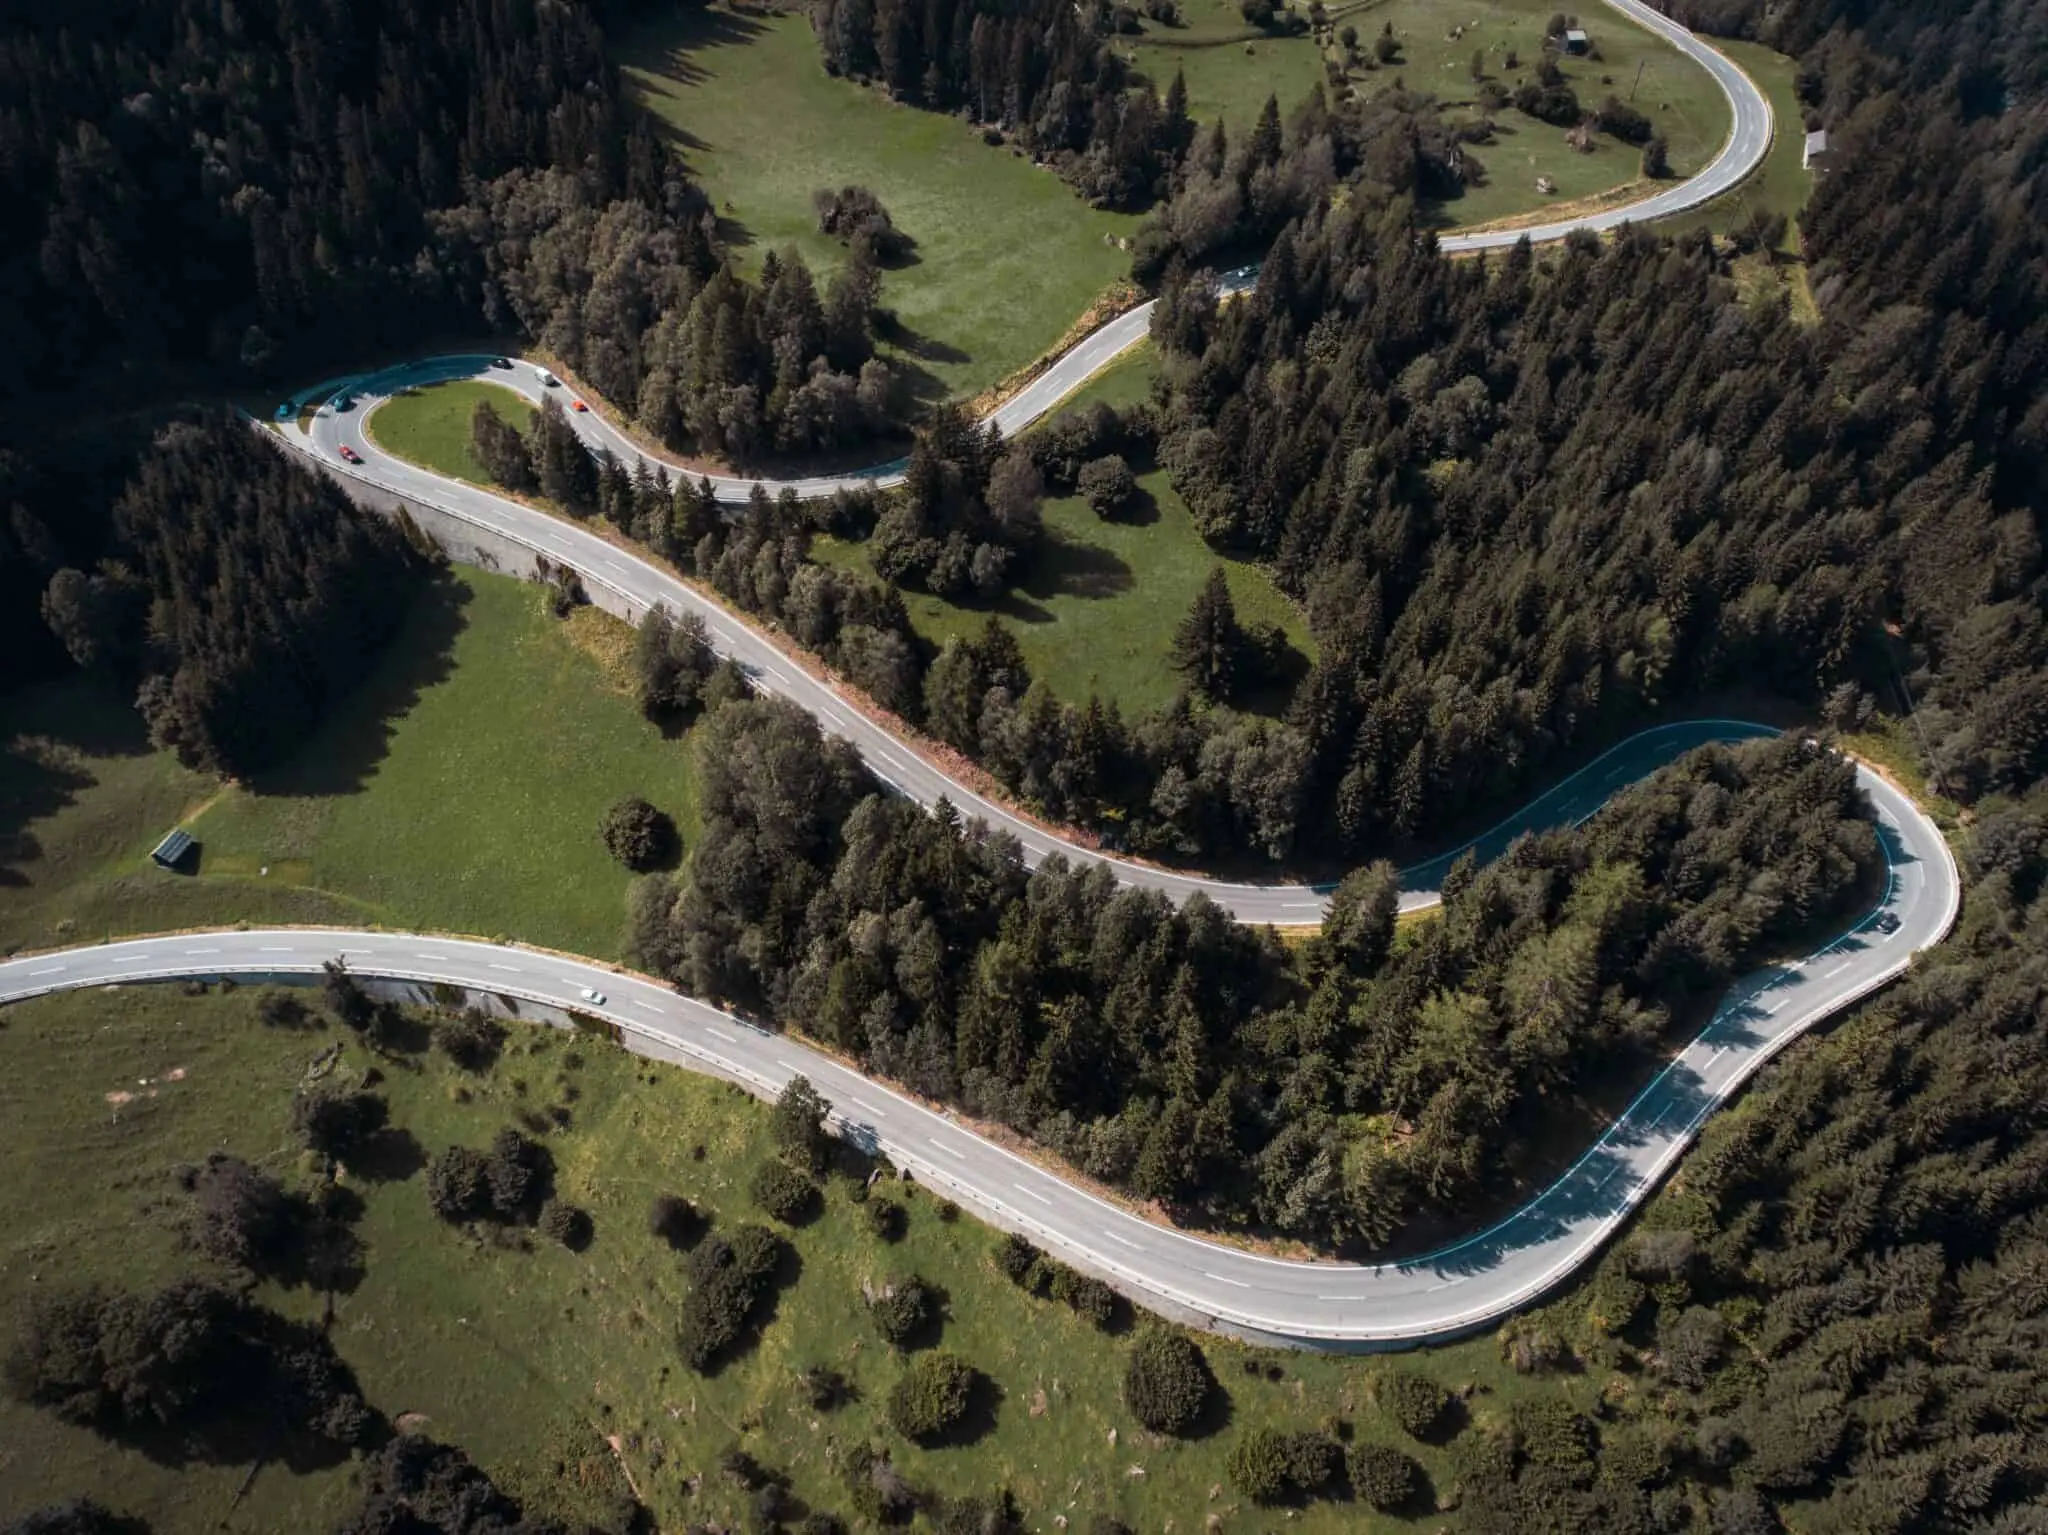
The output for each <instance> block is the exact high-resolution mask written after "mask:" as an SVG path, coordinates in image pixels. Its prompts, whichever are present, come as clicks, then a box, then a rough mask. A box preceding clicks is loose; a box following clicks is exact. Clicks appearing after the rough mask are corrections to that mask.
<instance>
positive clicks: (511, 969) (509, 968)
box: [491, 965, 519, 975]
mask: <svg viewBox="0 0 2048 1535" xmlns="http://www.w3.org/2000/svg"><path fill="white" fill-rule="evenodd" d="M491 968H492V969H493V970H503V971H505V972H506V973H507V974H508V975H517V974H518V973H519V967H518V966H517V965H493V966H491Z"/></svg>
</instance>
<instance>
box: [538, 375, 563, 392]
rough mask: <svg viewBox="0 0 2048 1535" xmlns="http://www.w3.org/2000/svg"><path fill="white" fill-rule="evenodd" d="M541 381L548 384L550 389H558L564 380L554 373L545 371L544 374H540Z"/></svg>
mask: <svg viewBox="0 0 2048 1535" xmlns="http://www.w3.org/2000/svg"><path fill="white" fill-rule="evenodd" d="M540 381H541V382H542V383H543V384H545V385H546V386H547V387H548V388H550V389H556V388H559V387H561V383H562V381H561V380H560V379H558V378H556V377H555V376H554V374H552V373H543V374H542V375H541V376H540Z"/></svg>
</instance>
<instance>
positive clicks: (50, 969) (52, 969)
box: [29, 965, 64, 975]
mask: <svg viewBox="0 0 2048 1535" xmlns="http://www.w3.org/2000/svg"><path fill="white" fill-rule="evenodd" d="M63 968H64V967H63V966H62V965H48V966H45V967H44V968H43V969H41V970H31V971H29V974H30V975H55V974H56V973H57V972H58V971H60V970H62V969H63Z"/></svg>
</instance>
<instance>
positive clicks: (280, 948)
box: [256, 943, 292, 954]
mask: <svg viewBox="0 0 2048 1535" xmlns="http://www.w3.org/2000/svg"><path fill="white" fill-rule="evenodd" d="M256 952H257V953H258V954H289V953H291V952H292V951H291V947H290V946H289V945H288V944H278V943H273V944H269V945H266V946H265V947H263V948H260V949H258V950H257V951H256Z"/></svg>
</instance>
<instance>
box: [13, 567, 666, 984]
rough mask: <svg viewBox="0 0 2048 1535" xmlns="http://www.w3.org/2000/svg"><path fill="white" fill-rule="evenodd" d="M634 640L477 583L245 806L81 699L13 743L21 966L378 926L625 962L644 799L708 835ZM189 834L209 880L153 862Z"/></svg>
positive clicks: (460, 590) (42, 706)
mask: <svg viewBox="0 0 2048 1535" xmlns="http://www.w3.org/2000/svg"><path fill="white" fill-rule="evenodd" d="M630 641H631V632H630V631H629V630H628V629H627V628H626V627H625V626H624V625H623V624H620V623H619V622H618V621H617V620H614V619H611V618H609V617H607V616H606V615H604V614H601V613H598V612H595V611H594V610H588V609H586V610H581V611H579V612H578V613H576V614H575V615H574V616H573V618H572V619H571V620H570V621H569V622H568V623H566V624H564V623H560V622H558V621H557V620H555V619H554V618H552V617H551V616H549V614H548V612H547V610H546V607H545V604H544V600H543V597H542V594H541V592H540V590H539V589H538V588H536V587H533V586H530V585H527V584H525V583H522V582H518V581H514V580H512V579H510V578H508V577H504V576H493V575H488V574H484V573H482V572H476V571H468V570H463V571H459V572H457V573H456V574H455V575H454V576H452V577H451V578H450V579H449V580H448V581H446V582H445V583H443V584H442V585H440V586H439V587H438V588H437V589H436V590H435V592H434V593H433V594H432V595H431V596H429V597H427V598H424V599H422V601H421V603H420V604H419V606H418V607H417V608H416V610H415V611H414V612H413V614H412V615H411V616H410V618H409V620H408V624H407V627H406V630H405V631H404V632H403V633H402V634H401V635H400V637H399V638H398V640H397V641H396V642H395V643H394V644H393V646H392V648H391V651H390V653H389V655H388V656H387V658H386V659H385V661H384V663H383V664H382V665H381V667H380V668H379V669H378V671H377V672H376V673H375V674H374V675H373V676H372V678H371V679H370V681H369V682H368V683H366V684H365V685H364V687H363V688H361V689H360V690H359V691H358V692H357V693H356V694H354V695H353V696H351V697H350V698H348V699H345V700H343V701H342V702H341V703H340V704H339V705H337V706H336V708H335V709H334V710H333V711H332V713H331V714H330V716H329V717H328V719H327V721H326V723H325V724H324V725H323V727H322V728H321V730H320V731H319V733H318V734H317V735H316V736H315V737H314V738H313V739H312V740H310V741H308V742H307V743H306V746H305V749H304V750H303V752H302V753H301V754H300V755H299V757H298V758H297V759H296V760H294V761H293V762H291V763H288V764H286V765H285V766H284V767H283V768H282V769H280V770H279V771H277V772H276V773H274V774H271V775H269V776H268V777H266V778H265V779H264V780H262V781H261V782H258V783H253V784H248V785H240V786H232V787H224V786H222V785H220V784H218V783H217V782H215V781H214V780H212V779H209V778H206V777H204V776H202V775H200V774H196V773H191V772H188V771H186V770H185V769H183V768H181V767H179V766H178V764H177V762H176V761H175V760H174V759H173V758H171V757H170V756H169V755H168V754H166V753H162V752H156V751H152V750H150V748H149V745H148V742H147V741H146V740H144V739H143V737H142V732H141V729H140V726H139V724H138V723H137V721H136V717H135V714H134V711H133V710H132V709H130V708H129V707H127V706H126V705H125V704H124V703H123V702H122V701H121V700H119V699H117V698H115V697H114V696H112V694H111V693H110V692H107V691H104V690H102V689H100V688H98V687H97V686H96V685H95V684H93V683H91V682H89V681H86V680H83V679H79V678H70V679H66V680H64V681H62V682H59V683H54V684H50V685H47V686H44V687H41V688H38V689H34V690H31V691H30V692H29V693H28V694H26V695H24V696H22V697H19V698H16V699H13V700H10V704H9V709H8V713H7V715H6V718H5V721H4V726H0V828H4V829H5V831H6V834H7V840H6V841H5V842H4V843H0V951H6V950H13V949H21V948H31V947H40V946H44V945H50V944H57V943H63V942H67V941H69V942H76V941H81V940H85V939H89V938H96V937H101V936H104V935H107V934H110V933H127V932H152V931H161V930H164V929H167V928H175V927H179V926H188V925H190V926H197V925H203V924H211V923H223V922H234V921H243V920H246V921H296V922H350V923H365V922H368V923H377V924H383V925H387V926H398V927H428V928H440V929H452V930H456V931H463V932H471V933H480V934H485V935H503V936H505V937H509V938H517V939H523V940H525V941H528V942H533V943H541V944H548V945H554V946H558V947H561V948H566V949H572V950H575V951H576V952H578V953H584V954H592V955H599V956H611V955H615V954H616V953H617V952H618V949H619V939H620V931H621V924H622V921H623V913H624V900H625V892H626V886H627V881H628V875H627V873H626V871H625V870H624V869H623V868H621V867H620V866H619V865H618V864H616V863H615V862H613V861H612V859H611V858H610V856H609V855H608V854H607V853H606V852H605V849H604V847H603V845H602V843H601V842H600V841H599V838H598V834H597V823H598V818H599V816H600V815H601V814H602V813H603V811H604V809H605V808H606V807H607V806H608V805H610V804H611V803H612V802H613V801H615V800H617V799H619V798H620V797H621V796H623V795H626V794H641V795H644V796H645V797H646V798H648V799H650V800H652V801H653V802H654V803H655V804H657V805H659V806H661V807H662V808H663V809H665V810H667V811H668V812H669V813H670V814H671V815H673V816H674V817H675V818H676V820H677V822H678V824H679V825H680V826H681V827H682V828H683V832H684V836H685V838H688V837H689V836H690V835H691V832H692V830H693V828H694V825H695V789H694V783H693V778H692V768H691V761H690V754H689V752H688V750H687V748H686V743H685V742H683V741H679V740H667V739H664V738H663V736H662V733H661V731H660V730H658V729H657V728H656V727H655V726H653V725H651V724H649V723H647V722H646V721H645V720H643V719H642V718H641V717H640V714H639V711H638V709H637V708H636V707H635V705H634V703H633V700H632V699H631V697H630V696H628V692H627V687H626V683H625V682H624V680H623V664H624V655H625V647H626V646H628V645H629V644H630ZM173 824H182V825H183V826H185V827H186V829H187V830H189V831H190V832H191V833H192V834H193V836H195V837H196V838H198V840H199V842H200V851H199V856H198V860H197V865H196V872H190V873H177V874H172V873H166V872H164V871H162V870H159V869H156V868H154V867H152V866H151V865H150V864H149V862H148V853H149V850H150V848H151V847H153V846H154V845H155V843H156V841H157V839H158V838H160V837H161V836H162V835H163V833H164V832H166V831H167V830H169V829H170V827H171V826H172V825H173Z"/></svg>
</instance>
